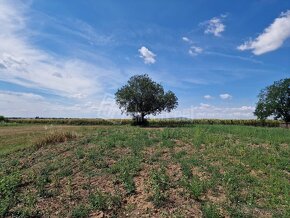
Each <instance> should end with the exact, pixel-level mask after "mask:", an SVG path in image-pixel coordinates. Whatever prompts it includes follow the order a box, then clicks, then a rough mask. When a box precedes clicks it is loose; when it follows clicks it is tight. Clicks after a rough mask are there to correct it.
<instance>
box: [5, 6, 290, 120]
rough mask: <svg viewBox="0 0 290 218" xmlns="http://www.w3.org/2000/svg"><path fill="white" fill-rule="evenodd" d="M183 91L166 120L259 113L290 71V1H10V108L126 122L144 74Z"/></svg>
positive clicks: (19, 113) (17, 113)
mask: <svg viewBox="0 0 290 218" xmlns="http://www.w3.org/2000/svg"><path fill="white" fill-rule="evenodd" d="M145 73H146V74H148V75H149V76H150V77H151V78H152V79H153V80H154V81H156V82H158V83H161V84H162V85H163V87H164V89H165V90H171V91H173V92H174V93H175V94H176V96H177V97H178V102H179V106H178V108H177V109H176V110H174V111H172V112H171V113H169V114H168V113H162V114H160V115H159V116H158V117H187V118H220V119H251V118H255V117H254V115H253V111H254V109H255V104H256V102H257V99H258V98H257V95H258V94H259V92H260V90H261V89H263V88H265V87H266V86H268V85H271V84H272V83H273V82H274V81H277V80H280V79H284V78H289V77H290V1H288V0H287V1H286V0H256V1H254V0H243V1H230V0H227V1H226V0H221V1H214V0H212V1H209V0H194V1H193V0H171V1H168V0H159V1H156V0H139V1H136V0H122V1H119V0H98V1H95V0H86V1H83V0H74V1H71V0H0V114H2V115H4V116H7V117H36V116H40V117H80V118H83V117H87V118H96V117H97V118H121V117H126V116H125V115H122V114H121V111H120V110H119V108H118V106H117V105H116V104H115V100H114V93H115V92H116V91H117V89H118V88H120V87H121V86H123V85H125V84H126V82H127V81H128V80H129V78H130V77H131V76H133V75H136V74H145Z"/></svg>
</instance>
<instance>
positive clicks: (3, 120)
mask: <svg viewBox="0 0 290 218" xmlns="http://www.w3.org/2000/svg"><path fill="white" fill-rule="evenodd" d="M5 121H6V118H5V117H4V116H1V115H0V123H1V122H5Z"/></svg>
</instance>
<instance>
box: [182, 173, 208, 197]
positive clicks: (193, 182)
mask: <svg viewBox="0 0 290 218" xmlns="http://www.w3.org/2000/svg"><path fill="white" fill-rule="evenodd" d="M182 183H183V186H184V187H185V188H186V189H187V190H188V191H189V193H190V195H191V196H192V197H193V198H194V199H196V200H199V199H200V197H201V195H202V194H203V193H204V192H205V190H206V188H207V186H208V183H207V182H205V181H202V180H200V179H199V178H198V177H197V176H192V178H191V179H190V180H187V179H184V180H183V181H182Z"/></svg>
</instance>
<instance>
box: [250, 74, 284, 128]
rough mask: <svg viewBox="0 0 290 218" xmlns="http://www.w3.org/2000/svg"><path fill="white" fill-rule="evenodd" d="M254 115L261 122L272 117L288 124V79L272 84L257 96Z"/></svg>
mask: <svg viewBox="0 0 290 218" xmlns="http://www.w3.org/2000/svg"><path fill="white" fill-rule="evenodd" d="M258 97H259V101H258V103H257V106H256V110H255V112H254V114H255V115H256V116H257V117H258V118H259V119H261V120H264V119H266V118H268V117H269V116H273V117H274V119H281V120H283V121H285V122H286V123H288V122H290V78H287V79H282V80H279V81H276V82H274V84H273V85H271V86H268V87H266V88H265V89H263V90H262V91H261V92H260V94H259V96H258Z"/></svg>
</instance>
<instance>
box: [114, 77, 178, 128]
mask: <svg viewBox="0 0 290 218" xmlns="http://www.w3.org/2000/svg"><path fill="white" fill-rule="evenodd" d="M115 95H116V102H117V104H118V105H119V107H120V109H121V110H122V112H123V113H124V112H125V113H126V114H128V115H132V116H133V117H134V118H135V120H136V121H137V123H143V122H144V117H145V116H146V115H149V114H152V115H156V114H159V113H161V112H162V111H167V112H170V111H172V110H173V109H175V108H176V107H177V105H178V102H177V97H176V96H175V94H174V93H173V92H171V91H168V92H166V93H165V92H164V89H163V87H162V86H161V84H158V83H156V82H154V81H153V80H152V79H151V78H149V76H148V75H147V74H144V75H135V76H133V77H131V78H130V79H129V81H128V84H127V85H125V86H123V87H122V88H121V89H119V90H118V91H117V92H116V94H115Z"/></svg>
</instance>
